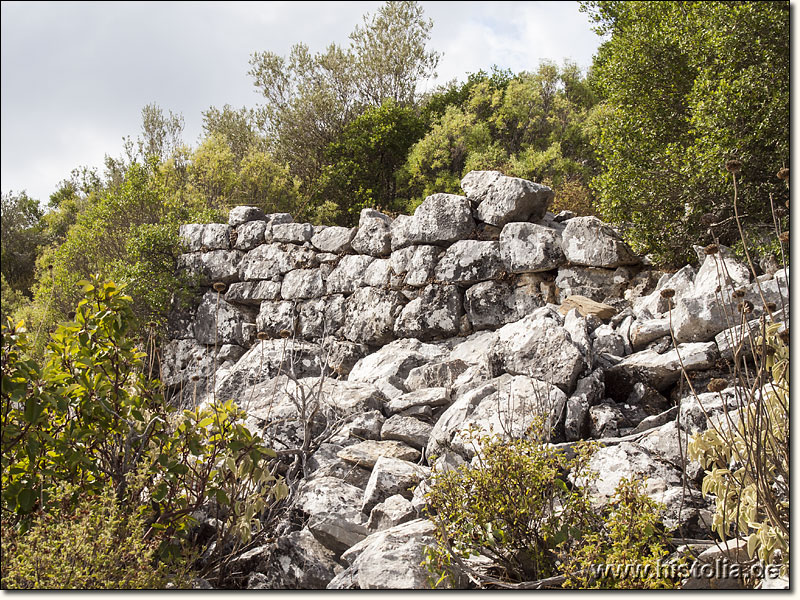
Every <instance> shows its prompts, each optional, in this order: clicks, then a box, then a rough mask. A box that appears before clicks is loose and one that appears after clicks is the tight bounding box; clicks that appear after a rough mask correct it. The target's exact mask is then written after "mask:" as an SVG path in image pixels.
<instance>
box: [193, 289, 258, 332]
mask: <svg viewBox="0 0 800 600" xmlns="http://www.w3.org/2000/svg"><path fill="white" fill-rule="evenodd" d="M245 322H252V317H251V316H248V314H247V313H245V312H243V311H241V310H239V309H238V308H236V307H235V306H234V305H232V304H229V303H228V302H226V301H225V300H223V299H222V297H219V298H217V293H216V292H214V291H208V292H206V294H205V295H204V296H203V301H202V303H201V304H200V306H199V307H198V309H197V315H196V316H195V321H194V335H195V338H196V339H197V341H198V342H200V343H201V344H207V345H221V344H239V345H245V343H246V342H245V339H244V336H243V334H242V325H243V324H244V323H245Z"/></svg>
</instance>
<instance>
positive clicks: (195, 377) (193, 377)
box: [192, 373, 200, 381]
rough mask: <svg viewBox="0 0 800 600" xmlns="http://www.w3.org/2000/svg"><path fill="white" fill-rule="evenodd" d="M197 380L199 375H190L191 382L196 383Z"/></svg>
mask: <svg viewBox="0 0 800 600" xmlns="http://www.w3.org/2000/svg"><path fill="white" fill-rule="evenodd" d="M199 379H200V375H198V374H197V373H195V374H194V375H192V381H198V380H199Z"/></svg>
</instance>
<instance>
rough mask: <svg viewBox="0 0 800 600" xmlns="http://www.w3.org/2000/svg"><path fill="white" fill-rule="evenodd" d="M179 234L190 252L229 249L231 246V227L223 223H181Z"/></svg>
mask: <svg viewBox="0 0 800 600" xmlns="http://www.w3.org/2000/svg"><path fill="white" fill-rule="evenodd" d="M179 234H180V237H181V240H182V241H183V243H184V244H185V246H186V249H187V250H188V251H189V252H208V251H210V250H228V249H230V247H231V244H230V227H229V226H228V225H224V224H223V223H205V224H202V223H191V224H188V225H181V226H180V229H179Z"/></svg>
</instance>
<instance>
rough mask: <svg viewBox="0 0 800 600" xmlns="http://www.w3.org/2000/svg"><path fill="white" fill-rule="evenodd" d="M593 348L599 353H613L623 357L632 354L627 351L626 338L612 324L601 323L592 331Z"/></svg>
mask: <svg viewBox="0 0 800 600" xmlns="http://www.w3.org/2000/svg"><path fill="white" fill-rule="evenodd" d="M592 349H593V351H594V352H596V353H597V354H603V353H606V354H612V355H613V356H619V357H623V356H625V355H626V354H630V352H628V351H627V348H626V344H625V338H624V337H623V335H622V334H621V333H619V331H615V330H614V328H613V327H611V325H600V327H597V328H596V329H595V330H594V331H593V332H592Z"/></svg>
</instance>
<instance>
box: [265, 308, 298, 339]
mask: <svg viewBox="0 0 800 600" xmlns="http://www.w3.org/2000/svg"><path fill="white" fill-rule="evenodd" d="M256 327H258V330H259V331H263V332H264V333H266V334H267V335H269V336H270V337H272V338H276V337H291V336H293V335H294V333H295V314H294V304H293V303H291V302H270V301H265V302H262V303H261V309H260V310H259V311H258V317H256Z"/></svg>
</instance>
